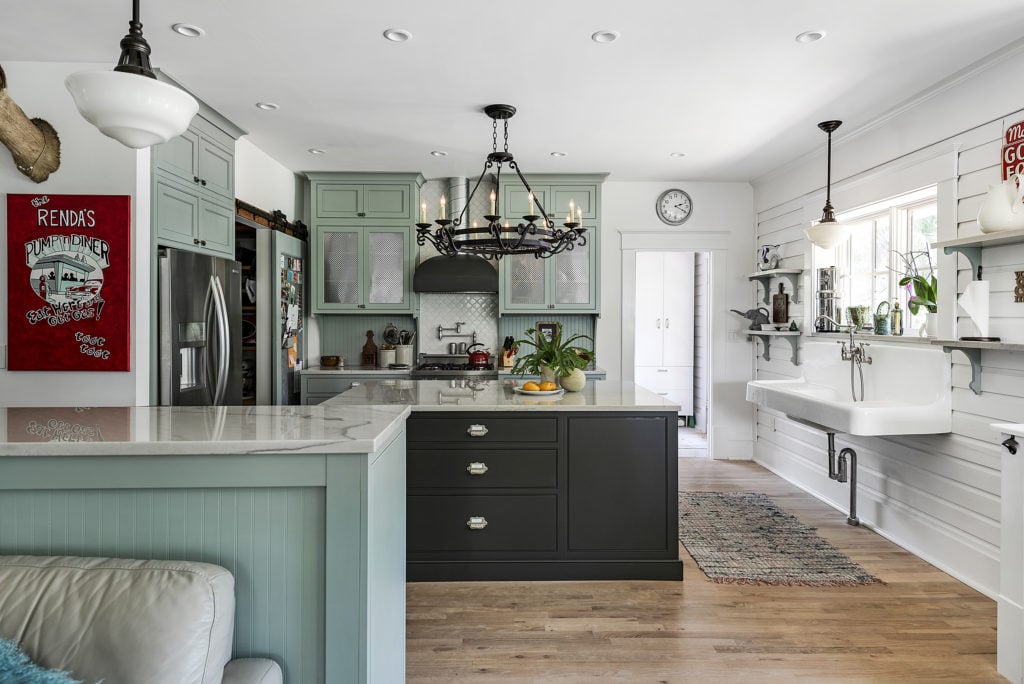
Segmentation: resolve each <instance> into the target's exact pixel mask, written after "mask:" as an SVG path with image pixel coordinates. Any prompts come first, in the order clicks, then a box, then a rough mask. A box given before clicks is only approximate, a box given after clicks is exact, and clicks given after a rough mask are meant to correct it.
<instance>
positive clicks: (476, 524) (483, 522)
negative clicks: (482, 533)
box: [466, 515, 487, 530]
mask: <svg viewBox="0 0 1024 684" xmlns="http://www.w3.org/2000/svg"><path fill="white" fill-rule="evenodd" d="M466 527H468V528H469V529H471V530H482V529H484V528H485V527H487V518H485V517H484V516H482V515H473V516H470V518H469V520H467V521H466Z"/></svg>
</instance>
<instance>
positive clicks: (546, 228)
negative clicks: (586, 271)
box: [416, 104, 587, 259]
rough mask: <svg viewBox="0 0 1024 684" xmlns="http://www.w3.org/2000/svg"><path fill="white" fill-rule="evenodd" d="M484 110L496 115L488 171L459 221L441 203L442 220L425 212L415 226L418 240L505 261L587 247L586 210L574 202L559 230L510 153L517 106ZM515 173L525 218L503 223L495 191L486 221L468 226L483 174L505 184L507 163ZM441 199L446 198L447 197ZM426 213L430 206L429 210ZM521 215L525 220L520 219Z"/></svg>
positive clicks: (449, 252) (445, 251) (451, 251)
mask: <svg viewBox="0 0 1024 684" xmlns="http://www.w3.org/2000/svg"><path fill="white" fill-rule="evenodd" d="M484 113H485V114H487V116H489V117H490V118H491V119H492V125H491V128H492V135H491V140H492V147H491V153H490V154H488V155H487V158H486V160H485V161H484V168H483V171H481V172H480V177H479V178H478V179H477V181H476V184H475V185H474V186H473V189H472V190H471V191H470V193H469V197H467V198H466V203H465V205H464V206H463V208H462V211H461V212H460V213H459V215H458V216H457V217H455V219H448V218H446V217H445V215H444V213H443V212H444V205H443V204H442V205H441V211H442V215H441V218H439V219H437V220H436V221H434V223H436V224H437V228H434V223H427V222H426V217H425V215H424V214H421V217H420V219H421V223H417V224H416V229H417V230H416V242H417V244H420V245H425V244H427V243H428V242H429V243H430V244H431V245H433V246H434V249H436V250H437V251H438V252H439V253H441V254H443V255H445V256H449V257H451V256H456V255H458V254H475V255H477V256H482V257H484V258H485V259H501V257H503V256H508V255H509V254H530V255H533V256H534V257H535V258H538V259H547V258H549V257H552V256H554V255H555V254H560V253H561V252H564V251H566V250H571V249H573V248H575V247H576V246H577V245H579V246H580V247H583V246H584V245H586V244H587V236H586V230H587V229H586V227H584V226H583V211H582V208H581V209H580V211H579V212H578V213H577V212H576V211H575V210H574V208H573V207H572V204H571V203H570V209H569V215H568V216H567V217H566V221H565V223H563V224H562V226H563V227H564V228H565V229H564V230H563V229H562V228H558V227H556V226H555V222H554V220H552V219H551V218H550V217H549V216H548V213H547V212H546V211H544V206H543V205H542V204H541V201H540V198H539V197H536V196H534V194H533V191H532V190H531V189H530V184H529V183H527V182H526V178H524V177H523V174H522V172H521V171H520V170H519V165H518V164H517V163H516V160H515V158H514V157H513V156H512V153H511V152H509V151H508V120H509V119H511V118H512V117H513V116H514V115H515V113H516V108H515V107H513V106H512V105H507V104H492V105H488V106H486V107H484ZM499 121H501V122H503V124H504V129H505V130H504V132H505V138H504V142H505V148H504V150H498V122H499ZM506 164H507V165H508V168H510V169H511V170H513V171H515V172H516V176H517V177H518V179H519V182H520V183H522V185H523V187H524V188H525V189H526V193H527V197H528V198H529V199H528V201H529V207H530V208H529V210H528V211H527V214H526V215H525V216H521V217H513V218H512V220H513V221H515V222H516V223H515V224H514V225H513V224H512V223H510V221H509V217H507V216H506V217H504V219H505V223H504V225H502V218H503V217H502V215H501V212H502V208H501V201H500V199H499V198H498V197H497V196H496V195H494V194H493V193H492V194H491V213H490V214H487V215H485V216H484V217H483V218H484V219H485V220H486V221H487V223H486V224H485V225H483V226H478V225H477V223H476V221H474V222H473V225H472V227H466V226H465V223H464V221H465V218H466V209H467V208H469V206H470V205H471V204H472V202H473V196H474V195H475V194H476V191H477V189H478V188H479V187H480V184H481V183H482V182H483V180H484V176H485V175H487V173H488V172H489V171H490V170H491V169H495V172H494V173H495V176H496V178H497V181H496V183H495V185H497V186H498V187H500V185H501V171H502V168H503V167H504V166H505V165H506ZM441 199H442V202H443V201H444V198H443V197H442V198H441ZM424 211H425V209H424ZM520 219H521V220H520Z"/></svg>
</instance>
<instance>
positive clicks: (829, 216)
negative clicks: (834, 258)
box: [804, 121, 851, 249]
mask: <svg viewBox="0 0 1024 684" xmlns="http://www.w3.org/2000/svg"><path fill="white" fill-rule="evenodd" d="M842 124H843V122H842V121H822V122H821V123H819V124H818V128H820V129H821V130H823V131H825V132H826V133H827V134H828V171H827V173H828V175H827V177H826V181H825V207H824V208H823V209H822V213H821V220H820V221H819V222H818V223H813V224H811V225H810V226H809V227H807V228H804V235H806V236H807V239H808V240H810V241H811V242H813V243H814V244H815V245H817V246H818V247H821V248H822V249H832V248H833V247H835V246H836V245H838V244H839V243H841V242H843V241H844V240H846V238H848V237H850V228H851V227H850V225H849V224H846V223H841V222H839V221H837V220H836V215H835V210H834V209H833V208H832V132H833V131H834V130H836V129H837V128H839V127H840V126H841V125H842Z"/></svg>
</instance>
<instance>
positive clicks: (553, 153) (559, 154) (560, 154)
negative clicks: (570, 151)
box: [551, 152, 565, 157]
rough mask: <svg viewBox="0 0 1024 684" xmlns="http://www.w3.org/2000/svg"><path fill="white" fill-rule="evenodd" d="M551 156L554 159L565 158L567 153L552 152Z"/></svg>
mask: <svg viewBox="0 0 1024 684" xmlns="http://www.w3.org/2000/svg"><path fill="white" fill-rule="evenodd" d="M551 156H552V157H564V156H565V152H552V153H551Z"/></svg>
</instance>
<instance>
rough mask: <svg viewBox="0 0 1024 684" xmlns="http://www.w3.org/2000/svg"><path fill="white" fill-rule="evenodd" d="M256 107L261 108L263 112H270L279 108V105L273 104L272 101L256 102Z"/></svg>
mask: <svg viewBox="0 0 1024 684" xmlns="http://www.w3.org/2000/svg"><path fill="white" fill-rule="evenodd" d="M256 108H257V109H262V110H263V111H265V112H272V111H274V110H275V109H280V108H281V107H280V106H279V105H276V104H274V103H273V102H257V103H256Z"/></svg>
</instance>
